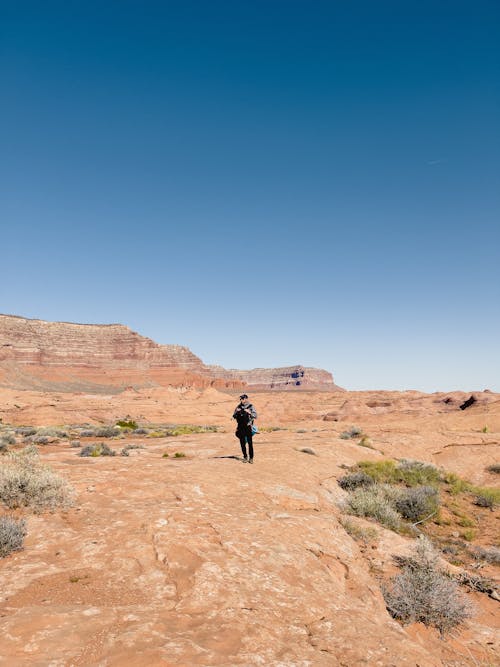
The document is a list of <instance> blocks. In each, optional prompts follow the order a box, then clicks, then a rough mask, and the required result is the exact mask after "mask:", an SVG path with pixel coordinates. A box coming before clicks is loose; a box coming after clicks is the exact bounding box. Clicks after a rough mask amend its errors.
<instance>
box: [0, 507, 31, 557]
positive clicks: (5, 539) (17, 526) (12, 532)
mask: <svg viewBox="0 0 500 667" xmlns="http://www.w3.org/2000/svg"><path fill="white" fill-rule="evenodd" d="M26 533H27V531H26V521H25V520H24V519H16V518H14V517H10V516H1V517H0V558H5V556H8V555H9V554H11V553H12V552H13V551H20V550H21V549H22V548H23V542H24V538H25V537H26Z"/></svg>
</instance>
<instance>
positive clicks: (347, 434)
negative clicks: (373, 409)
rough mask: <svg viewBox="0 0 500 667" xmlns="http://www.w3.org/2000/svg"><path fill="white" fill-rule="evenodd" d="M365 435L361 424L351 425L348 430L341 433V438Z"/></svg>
mask: <svg viewBox="0 0 500 667" xmlns="http://www.w3.org/2000/svg"><path fill="white" fill-rule="evenodd" d="M362 435H363V430H362V429H360V428H359V426H351V428H350V429H349V430H348V431H343V432H342V433H341V434H340V435H339V438H342V440H352V439H353V438H359V437H361V436H362Z"/></svg>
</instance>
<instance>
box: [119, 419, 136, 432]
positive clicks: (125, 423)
mask: <svg viewBox="0 0 500 667" xmlns="http://www.w3.org/2000/svg"><path fill="white" fill-rule="evenodd" d="M116 425H117V426H119V427H120V428H129V429H130V430H131V431H133V430H134V429H136V428H137V422H136V421H134V420H133V419H129V420H127V419H120V420H119V421H117V422H116Z"/></svg>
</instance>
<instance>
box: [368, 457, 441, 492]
mask: <svg viewBox="0 0 500 667" xmlns="http://www.w3.org/2000/svg"><path fill="white" fill-rule="evenodd" d="M358 467H359V468H360V469H361V470H362V471H363V472H365V473H366V474H367V475H370V477H372V478H373V479H374V480H375V481H376V482H383V483H386V484H399V483H401V484H406V485H407V486H420V485H436V484H437V483H438V482H439V481H440V479H441V475H440V472H439V469H438V468H436V466H434V465H432V464H431V463H423V462H422V461H413V460H411V459H402V460H401V461H399V462H398V463H396V462H395V461H391V460H386V461H360V462H359V464H358Z"/></svg>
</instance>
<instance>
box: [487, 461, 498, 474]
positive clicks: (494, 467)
mask: <svg viewBox="0 0 500 667" xmlns="http://www.w3.org/2000/svg"><path fill="white" fill-rule="evenodd" d="M486 470H487V471H488V472H494V473H496V474H497V475H498V474H499V473H500V463H493V465H491V466H488V467H487V468H486Z"/></svg>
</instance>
